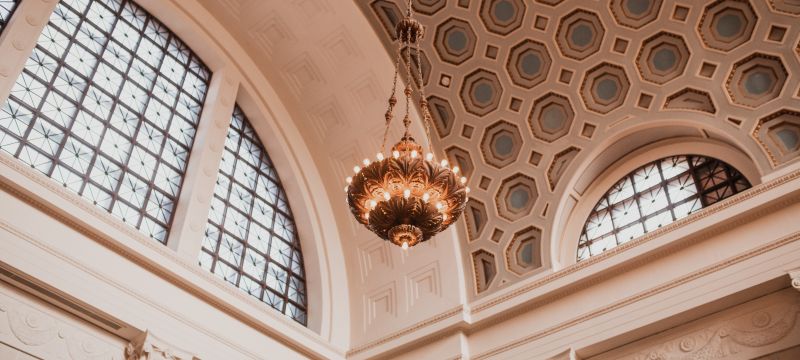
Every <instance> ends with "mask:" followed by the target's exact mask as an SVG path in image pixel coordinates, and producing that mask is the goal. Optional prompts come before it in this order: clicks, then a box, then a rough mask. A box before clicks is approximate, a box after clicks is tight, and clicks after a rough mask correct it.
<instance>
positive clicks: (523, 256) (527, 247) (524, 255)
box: [505, 226, 542, 275]
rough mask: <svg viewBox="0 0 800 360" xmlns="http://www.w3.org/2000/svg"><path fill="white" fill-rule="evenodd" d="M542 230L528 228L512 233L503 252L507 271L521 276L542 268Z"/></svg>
mask: <svg viewBox="0 0 800 360" xmlns="http://www.w3.org/2000/svg"><path fill="white" fill-rule="evenodd" d="M541 244H542V230H541V229H539V228H537V227H535V226H529V227H527V228H525V229H523V230H520V231H518V232H516V233H514V237H513V238H512V239H511V241H510V242H509V243H508V246H506V250H505V260H506V265H508V270H510V271H511V272H513V273H514V274H517V275H523V274H525V273H527V272H529V271H532V270H534V269H537V268H540V267H541V266H542V257H541Z"/></svg>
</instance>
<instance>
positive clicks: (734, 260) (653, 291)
mask: <svg viewBox="0 0 800 360" xmlns="http://www.w3.org/2000/svg"><path fill="white" fill-rule="evenodd" d="M798 240H800V232H795V233H793V234H791V235H788V236H785V237H782V238H780V239H777V240H775V241H772V242H770V243H767V244H764V245H761V246H759V247H757V248H754V249H751V250H749V251H746V252H744V253H741V254H739V255H736V256H734V257H731V258H728V259H727V260H724V261H720V262H718V263H715V264H712V265H709V266H706V267H704V268H701V269H699V270H697V271H695V272H692V273H690V274H686V275H684V276H681V277H679V278H676V279H674V280H672V281H669V282H665V283H662V284H661V285H658V286H656V287H653V288H650V289H648V290H645V291H643V292H640V293H638V294H635V295H633V296H630V297H628V298H625V299H622V300H619V301H616V302H614V303H612V304H609V305H607V306H604V307H602V308H599V309H596V310H594V311H590V312H588V313H585V314H583V315H580V316H578V317H575V318H572V319H570V320H568V321H565V322H562V323H560V324H557V325H555V326H551V327H549V328H547V329H544V330H541V331H538V332H535V333H533V334H531V335H528V336H526V337H523V338H521V339H518V340H515V341H512V342H510V343H507V344H505V345H503V346H500V347H496V348H494V349H492V350H489V351H486V352H484V353H481V354H478V355H477V356H475V357H474V358H473V359H475V360H478V359H487V358H490V357H492V356H495V355H497V354H500V353H503V352H506V351H508V350H511V349H514V348H517V347H520V346H522V345H525V344H527V343H529V342H532V341H534V340H537V339H541V338H543V337H545V336H548V335H552V334H555V333H557V332H559V331H562V330H564V329H567V328H569V327H572V326H575V325H578V324H580V323H582V322H585V321H588V320H591V319H594V318H596V317H598V316H602V315H605V314H608V313H610V312H612V311H615V310H618V309H621V308H624V307H625V306H628V305H631V304H633V303H636V302H638V301H641V300H644V299H646V298H649V297H652V296H654V295H657V294H659V293H662V292H665V291H667V290H670V289H673V288H676V287H678V286H681V285H684V284H686V283H689V282H691V281H693V280H696V279H699V278H701V277H703V276H707V275H709V274H712V273H715V272H717V271H720V270H723V269H726V268H728V267H731V266H733V265H736V264H738V263H740V262H743V261H745V260H747V259H750V258H752V257H755V256H758V255H761V254H764V253H767V252H769V251H771V250H774V249H777V248H780V247H782V246H785V245H788V244H791V243H793V242H795V241H798ZM601 255H602V254H601Z"/></svg>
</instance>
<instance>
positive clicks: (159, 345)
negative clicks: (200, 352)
mask: <svg viewBox="0 0 800 360" xmlns="http://www.w3.org/2000/svg"><path fill="white" fill-rule="evenodd" d="M125 360H200V358H199V357H197V356H194V355H191V354H189V353H187V352H185V351H183V350H179V349H177V348H175V347H174V346H172V345H170V344H167V343H166V342H164V341H163V340H161V339H159V338H157V337H155V336H154V335H153V334H152V333H151V332H150V331H147V330H145V332H143V333H141V334H139V336H137V337H136V338H135V339H133V340H132V341H131V342H130V343H128V345H127V346H125Z"/></svg>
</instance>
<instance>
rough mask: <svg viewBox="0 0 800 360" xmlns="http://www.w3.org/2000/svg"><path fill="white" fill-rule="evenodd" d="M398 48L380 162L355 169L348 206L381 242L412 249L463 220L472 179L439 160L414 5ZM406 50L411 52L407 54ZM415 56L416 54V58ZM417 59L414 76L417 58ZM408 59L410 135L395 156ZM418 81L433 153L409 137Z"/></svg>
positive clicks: (406, 120)
mask: <svg viewBox="0 0 800 360" xmlns="http://www.w3.org/2000/svg"><path fill="white" fill-rule="evenodd" d="M396 34H397V50H396V58H395V65H394V68H395V71H394V82H393V85H392V94H391V96H390V97H389V106H388V109H387V110H386V114H385V120H386V128H385V130H384V133H383V143H382V145H381V151H380V152H379V153H378V154H377V156H376V159H375V161H370V160H369V159H364V162H363V168H362V167H361V166H355V167H354V168H353V170H354V171H355V173H356V174H355V176H353V177H348V178H347V179H346V181H347V184H348V185H347V187H346V188H345V190H346V191H347V204H348V205H349V206H350V211H351V212H352V213H353V216H355V218H356V220H357V221H358V222H360V223H361V224H363V225H364V226H366V227H367V228H368V229H369V230H370V231H372V232H374V233H375V234H377V235H378V237H380V238H381V239H384V240H388V241H391V242H392V243H393V244H395V245H398V246H401V247H402V248H403V249H407V248H409V247H411V246H414V245H417V244H419V243H421V242H423V241H427V240H429V239H430V238H431V237H432V236H433V235H436V234H437V233H439V232H441V231H443V230H444V229H446V228H447V227H448V226H450V224H452V223H454V222H455V221H456V220H458V217H459V216H460V215H461V213H462V212H463V211H464V206H465V204H466V201H467V193H468V192H469V188H468V187H466V183H467V178H465V177H460V178H459V175H458V172H459V169H458V166H453V167H452V168H451V167H449V164H448V163H447V160H442V161H441V162H437V161H436V156H435V155H434V152H433V147H432V145H431V138H430V124H431V122H432V120H431V115H430V110H429V108H428V101H427V100H426V99H425V90H424V84H423V77H422V61H420V60H421V59H420V42H421V41H422V38H423V37H424V35H425V29H424V28H423V26H422V25H421V24H420V23H419V22H417V20H415V19H414V18H413V12H412V8H411V1H410V0H409V1H408V4H407V12H406V17H405V18H404V19H402V20H401V21H400V22H399V23H398V24H397V28H396ZM403 50H405V51H403ZM412 52H413V54H412ZM412 55H413V56H416V59H415V60H416V61H415V63H416V64H415V65H414V69H413V72H412V61H411V56H412ZM401 57H404V59H403V60H404V63H405V69H404V70H405V71H406V86H405V90H404V95H405V116H404V117H403V126H404V127H405V133H404V134H403V136H402V138H401V139H400V141H399V142H398V143H396V144H395V145H394V146H393V147H392V148H391V151H390V152H389V154H384V151H385V148H386V138H387V135H388V134H389V126H390V125H391V122H392V119H393V118H394V108H395V105H397V97H396V96H395V95H396V92H397V77H398V73H399V69H400V59H401ZM412 83H416V85H417V89H418V91H417V93H418V96H419V106H420V110H421V115H422V122H423V125H424V128H425V136H426V139H427V140H428V151H427V152H426V153H425V154H424V155H423V147H422V145H419V144H417V142H416V141H414V138H413V137H411V135H410V134H409V126H410V125H411V118H410V116H409V107H410V106H411V105H410V104H411V103H412V99H413V97H414V88H413V85H412Z"/></svg>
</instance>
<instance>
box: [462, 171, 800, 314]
mask: <svg viewBox="0 0 800 360" xmlns="http://www.w3.org/2000/svg"><path fill="white" fill-rule="evenodd" d="M798 178H800V170H798V171H794V172H791V173H789V174H787V175H784V176H782V177H779V178H777V179H775V180H772V181H770V182H766V183H762V184H760V185H757V186H754V187H753V188H751V189H750V190H748V191H745V192H742V193H739V194H736V195H734V196H732V197H730V198H727V199H725V200H723V201H720V202H718V203H716V204H714V205H711V206H709V207H706V208H703V209H702V210H700V211H698V212H696V213H694V214H692V215H689V216H687V217H685V218H683V219H680V220H678V221H675V222H673V223H671V224H669V225H666V226H663V227H661V228H658V229H656V230H654V231H652V232H649V233H646V234H645V235H643V236H642V237H640V238H638V239H635V240H633V241H630V242H627V243H624V244H621V245H619V246H617V247H614V248H612V249H609V250H606V251H604V252H602V253H600V254H598V255H596V256H592V257H590V258H589V259H586V260H584V261H581V262H578V263H575V264H572V265H570V266H568V267H566V268H564V269H561V270H559V271H557V272H554V273H552V274H550V275H547V276H545V277H543V278H541V279H538V280H534V281H533V282H531V283H530V284H527V285H524V286H522V287H520V288H518V289H516V290H514V291H512V292H509V293H507V294H502V295H500V296H497V297H494V298H491V299H490V300H488V301H482V302H480V303H479V304H477V305H475V306H473V307H472V313H475V314H477V313H480V312H482V311H485V310H488V309H490V308H492V307H494V306H496V305H498V304H501V303H504V302H507V301H509V300H512V299H514V298H517V297H519V296H520V295H522V294H525V293H528V292H530V291H532V290H534V289H537V288H539V287H542V286H543V285H546V284H549V283H552V282H553V281H555V280H558V279H561V278H563V277H565V276H567V275H570V274H572V273H575V272H578V271H579V270H582V269H584V268H587V267H589V266H592V265H594V264H597V263H600V262H603V261H605V260H606V259H609V258H612V257H614V256H616V255H618V254H620V253H623V252H626V251H628V250H630V249H632V248H635V247H638V246H640V245H642V244H644V243H647V242H650V241H652V240H653V239H657V238H660V237H661V236H663V235H665V234H668V233H670V232H673V231H675V230H677V229H681V228H683V227H684V226H686V225H688V224H692V223H695V222H698V221H700V220H702V219H705V218H707V217H709V216H712V215H714V214H717V213H719V212H721V211H723V210H726V209H728V208H730V207H732V206H734V205H737V204H739V203H742V202H744V201H746V200H749V199H752V198H754V197H756V196H758V195H760V194H763V193H765V192H767V191H769V190H772V189H774V188H776V187H778V186H781V185H783V184H786V183H788V182H790V181H792V180H795V179H798Z"/></svg>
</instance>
